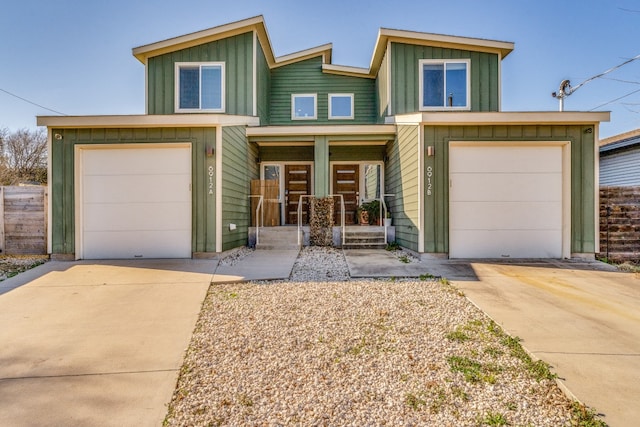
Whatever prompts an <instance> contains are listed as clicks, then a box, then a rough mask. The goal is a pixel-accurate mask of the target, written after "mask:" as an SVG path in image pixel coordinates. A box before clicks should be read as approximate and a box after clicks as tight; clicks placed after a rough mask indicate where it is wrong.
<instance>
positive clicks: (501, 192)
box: [38, 17, 609, 259]
mask: <svg viewBox="0 0 640 427" xmlns="http://www.w3.org/2000/svg"><path fill="white" fill-rule="evenodd" d="M513 47H514V45H513V44H512V43H509V42H501V41H493V40H484V39H476V38H466V37H456V36H445V35H438V34H428V33H420V32H411V31H399V30H390V29H381V30H380V31H379V33H378V38H377V41H376V44H375V47H374V51H373V55H372V59H371V63H370V66H369V68H355V67H349V66H341V65H334V64H332V63H331V53H332V46H331V45H330V44H328V45H323V46H319V47H316V48H311V49H308V50H305V51H302V52H297V53H293V54H290V55H285V56H281V57H275V56H274V54H273V49H272V47H271V42H270V40H269V37H268V34H267V30H266V28H265V24H264V21H263V18H262V17H255V18H250V19H247V20H244V21H240V22H235V23H231V24H227V25H223V26H220V27H215V28H211V29H208V30H204V31H200V32H196V33H192V34H188V35H184V36H181V37H176V38H173V39H169V40H165V41H160V42H157V43H153V44H149V45H146V46H141V47H138V48H135V49H133V55H134V56H135V57H136V58H137V59H138V60H139V61H140V62H141V63H142V64H144V66H145V76H146V114H144V115H123V116H80V117H66V116H65V117H57V116H56V117H53V116H49V117H39V118H38V124H39V125H44V126H47V128H48V133H49V143H50V147H49V148H50V150H49V153H50V155H49V167H50V170H49V173H50V175H49V176H50V179H49V186H50V192H49V194H50V206H51V207H50V214H49V221H50V226H49V233H50V239H49V242H50V243H49V244H50V248H49V251H50V253H51V254H52V256H53V257H55V258H60V259H65V258H67V259H74V258H75V259H90V258H135V257H192V256H194V257H205V256H210V255H212V254H217V253H220V252H222V251H226V250H229V249H232V248H235V247H238V246H242V245H245V244H247V235H248V229H249V226H250V216H251V213H250V200H249V192H250V180H252V179H258V178H263V179H264V178H265V177H266V178H275V179H277V180H279V182H280V190H281V191H280V192H279V193H280V194H279V200H280V203H281V212H282V214H281V223H282V224H296V223H297V212H296V210H295V209H294V208H293V207H295V206H297V200H298V198H299V197H300V195H302V194H310V195H316V196H326V195H329V194H336V193H339V194H342V195H343V196H344V197H345V202H346V203H345V209H346V211H347V214H346V215H345V219H346V220H347V223H349V222H352V221H353V218H355V211H356V208H357V205H358V204H359V203H360V202H361V201H362V200H363V199H373V198H380V197H385V200H386V202H387V204H388V205H389V207H390V209H391V211H392V212H393V220H394V225H395V227H396V229H395V236H396V241H397V242H398V243H399V244H400V245H402V246H404V247H406V248H408V249H411V250H413V251H416V252H419V253H424V254H431V255H434V256H449V257H452V258H461V257H463V258H466V257H468V258H475V257H483V258H484V257H511V258H563V257H565V258H566V257H571V256H588V257H593V255H594V253H595V252H598V239H597V236H598V233H597V228H598V210H597V200H598V198H597V191H598V186H597V173H596V172H597V170H596V168H597V149H598V130H599V123H600V122H601V121H607V120H609V113H593V112H503V111H501V108H500V102H501V69H502V67H501V64H502V60H503V59H504V58H505V57H506V56H507V55H509V54H510V53H511V52H512V50H513ZM372 179H375V180H379V182H371V180H372ZM381 190H382V191H383V192H384V194H392V195H393V196H384V195H382V194H380V191H381ZM369 193H372V194H369ZM290 207H291V208H290Z"/></svg>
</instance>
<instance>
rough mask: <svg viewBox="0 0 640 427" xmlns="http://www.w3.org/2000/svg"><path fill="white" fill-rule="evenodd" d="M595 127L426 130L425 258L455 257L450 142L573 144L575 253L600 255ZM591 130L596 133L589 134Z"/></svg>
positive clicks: (482, 127)
mask: <svg viewBox="0 0 640 427" xmlns="http://www.w3.org/2000/svg"><path fill="white" fill-rule="evenodd" d="M594 126H595V125H592V126H578V125H575V126H569V125H557V126H546V125H540V126H451V127H448V126H426V127H425V128H424V142H425V147H427V146H433V147H434V148H435V153H436V155H435V156H433V157H428V156H426V153H424V154H425V165H424V167H425V180H426V179H427V178H426V177H427V169H428V168H429V167H431V168H432V170H433V178H432V193H431V195H428V194H426V192H427V186H426V183H425V197H424V200H425V202H424V208H425V230H424V238H425V248H424V249H425V252H428V253H448V252H449V186H448V183H449V142H450V141H527V142H530V141H541V142H545V141H569V142H570V144H571V197H572V199H571V252H572V253H593V252H595V245H596V240H595V239H596V235H595V226H596V225H595V216H594V209H595V208H594V206H595V185H596V183H595V172H594V167H593V165H594V153H595V151H594V144H595V141H594V132H593V129H594ZM589 130H591V131H589Z"/></svg>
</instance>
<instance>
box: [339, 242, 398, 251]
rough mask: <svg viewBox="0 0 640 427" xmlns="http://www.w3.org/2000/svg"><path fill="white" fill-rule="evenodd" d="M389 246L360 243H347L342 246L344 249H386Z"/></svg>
mask: <svg viewBox="0 0 640 427" xmlns="http://www.w3.org/2000/svg"><path fill="white" fill-rule="evenodd" d="M386 247H387V245H386V244H385V243H358V242H348V241H347V242H346V243H345V244H344V245H342V248H343V249H385V248H386Z"/></svg>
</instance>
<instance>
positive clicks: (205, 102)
mask: <svg viewBox="0 0 640 427" xmlns="http://www.w3.org/2000/svg"><path fill="white" fill-rule="evenodd" d="M201 108H202V109H204V110H219V109H221V108H222V67H220V66H219V65H215V66H203V67H202V106H201Z"/></svg>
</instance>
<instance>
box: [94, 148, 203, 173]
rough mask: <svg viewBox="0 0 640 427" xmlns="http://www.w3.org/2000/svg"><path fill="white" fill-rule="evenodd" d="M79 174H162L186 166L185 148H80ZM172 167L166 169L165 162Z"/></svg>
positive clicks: (189, 158)
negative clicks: (81, 150) (81, 172)
mask: <svg viewBox="0 0 640 427" xmlns="http://www.w3.org/2000/svg"><path fill="white" fill-rule="evenodd" d="M82 162H83V175H85V176H90V175H124V174H130V173H131V171H135V173H136V174H139V175H165V174H171V173H175V172H172V171H174V170H184V169H185V168H190V165H191V150H189V149H187V148H179V149H176V148H157V147H155V148H123V149H97V150H84V156H83V159H82ZM171 164H173V165H175V168H173V167H172V168H171V169H167V165H171Z"/></svg>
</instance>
